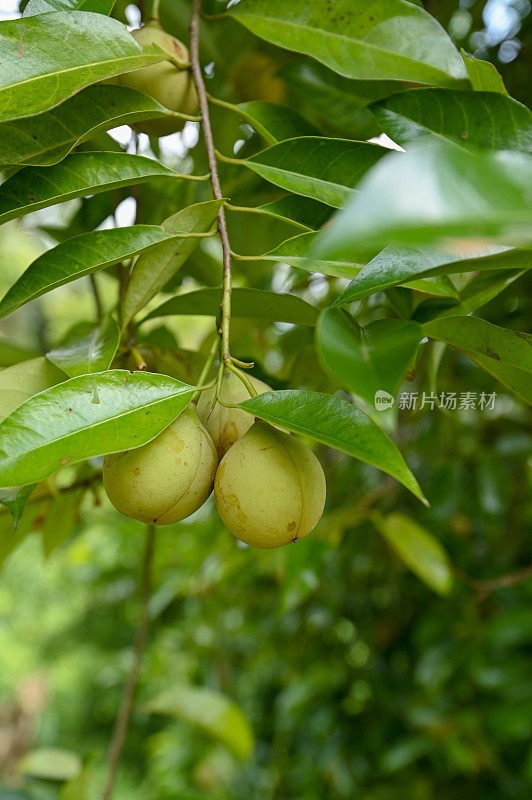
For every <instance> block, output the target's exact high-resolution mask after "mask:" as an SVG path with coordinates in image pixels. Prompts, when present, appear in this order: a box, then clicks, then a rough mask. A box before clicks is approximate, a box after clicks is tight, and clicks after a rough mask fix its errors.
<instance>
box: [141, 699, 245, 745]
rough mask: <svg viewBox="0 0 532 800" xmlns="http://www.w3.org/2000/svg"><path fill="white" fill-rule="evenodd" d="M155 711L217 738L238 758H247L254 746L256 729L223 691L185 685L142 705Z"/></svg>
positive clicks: (153, 712)
mask: <svg viewBox="0 0 532 800" xmlns="http://www.w3.org/2000/svg"><path fill="white" fill-rule="evenodd" d="M142 709H143V711H147V712H148V713H152V714H166V715H167V716H171V717H177V718H178V719H184V720H186V721H187V722H190V723H192V725H196V726H197V727H198V728H200V729H201V730H202V731H204V732H205V733H207V734H208V735H209V736H211V737H212V738H213V739H217V740H218V741H219V742H221V743H222V744H223V745H224V746H225V747H227V749H228V750H229V751H230V752H231V753H233V755H235V756H236V757H237V758H240V759H244V758H247V757H248V756H249V755H250V754H251V752H252V750H253V746H254V740H253V731H252V728H251V726H250V724H249V722H248V720H247V718H246V717H245V716H244V714H243V713H242V711H241V710H240V709H239V707H238V706H237V705H236V704H235V703H233V702H232V701H231V700H229V699H228V698H227V697H225V696H224V695H222V694H220V693H219V692H214V691H212V690H211V689H203V688H199V687H197V686H191V685H186V684H182V685H180V686H174V687H173V688H172V689H169V690H168V691H167V692H163V693H162V694H160V695H159V696H158V697H155V698H153V700H150V701H148V702H147V703H145V704H144V705H143V707H142Z"/></svg>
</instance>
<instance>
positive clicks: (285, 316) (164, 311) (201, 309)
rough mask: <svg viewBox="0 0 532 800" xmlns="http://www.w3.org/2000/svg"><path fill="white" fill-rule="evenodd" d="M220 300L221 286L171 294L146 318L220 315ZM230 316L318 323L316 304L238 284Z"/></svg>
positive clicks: (295, 322)
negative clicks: (176, 315) (174, 295)
mask: <svg viewBox="0 0 532 800" xmlns="http://www.w3.org/2000/svg"><path fill="white" fill-rule="evenodd" d="M221 301H222V290H221V289H198V290H197V291H195V292H187V293H186V294H180V295H177V297H172V298H171V299H170V300H167V301H166V303H163V304H162V305H161V306H159V307H158V308H155V309H154V310H153V311H151V312H150V313H149V314H148V316H147V317H146V318H145V319H154V318H157V317H166V316H173V315H174V314H191V315H192V316H207V317H217V316H219V315H220V303H221ZM231 316H232V317H244V318H248V319H266V320H272V321H275V322H291V323H293V324H294V325H315V324H316V319H317V316H318V312H317V309H316V308H314V306H311V305H310V304H309V303H306V302H305V301H304V300H302V299H301V298H300V297H297V296H296V295H292V294H279V293H276V292H268V291H266V290H265V289H244V288H239V287H236V288H234V289H233V291H232V293H231Z"/></svg>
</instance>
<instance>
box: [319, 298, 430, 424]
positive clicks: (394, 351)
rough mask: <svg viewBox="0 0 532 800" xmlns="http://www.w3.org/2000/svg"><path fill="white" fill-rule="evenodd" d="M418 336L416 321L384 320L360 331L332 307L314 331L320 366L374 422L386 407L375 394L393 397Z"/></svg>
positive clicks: (413, 351)
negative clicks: (363, 406) (362, 404)
mask: <svg viewBox="0 0 532 800" xmlns="http://www.w3.org/2000/svg"><path fill="white" fill-rule="evenodd" d="M422 336H423V332H422V329H421V325H418V324H417V323H416V322H407V321H405V320H399V319H385V320H377V321H376V322H372V323H371V324H370V325H368V326H367V327H365V328H361V327H360V326H359V325H357V324H356V322H355V321H354V320H353V319H352V317H350V316H349V315H348V314H346V313H344V312H343V311H339V310H337V309H334V308H329V309H326V310H325V311H323V313H322V314H321V316H320V320H319V324H318V327H317V328H316V344H317V349H318V353H319V355H320V358H321V361H322V363H323V365H324V366H325V367H326V368H327V369H328V370H329V371H330V372H331V373H332V374H333V375H334V376H335V377H337V378H338V379H339V380H340V381H341V383H342V384H343V385H344V386H345V387H346V388H347V389H349V390H350V391H351V392H354V394H356V395H358V397H361V398H362V399H363V400H365V402H366V403H368V405H369V406H370V407H371V408H372V409H374V410H375V411H374V413H373V414H372V416H373V417H374V418H376V419H378V418H379V416H380V415H381V414H382V413H383V411H385V410H386V409H387V408H390V405H388V404H386V405H385V406H380V405H379V404H378V401H377V393H378V392H385V393H386V394H388V395H391V397H392V398H395V395H396V394H397V391H398V389H399V387H400V386H401V383H402V382H403V380H404V377H405V375H406V372H407V370H408V368H409V366H410V365H411V363H412V360H413V359H414V357H415V355H416V353H417V349H418V345H419V342H420V341H421V339H422ZM391 402H392V403H393V400H392V401H391Z"/></svg>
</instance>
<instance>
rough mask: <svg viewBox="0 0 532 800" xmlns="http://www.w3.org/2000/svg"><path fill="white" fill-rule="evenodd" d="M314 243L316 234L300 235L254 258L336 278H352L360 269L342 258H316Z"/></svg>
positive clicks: (359, 265)
mask: <svg viewBox="0 0 532 800" xmlns="http://www.w3.org/2000/svg"><path fill="white" fill-rule="evenodd" d="M315 241H316V233H315V232H314V231H311V232H309V233H301V234H299V235H298V236H293V237H292V238H291V239H287V240H286V241H285V242H282V244H280V245H279V246H278V247H275V248H274V249H273V250H270V251H269V252H268V253H264V254H263V255H261V256H257V257H255V258H256V260H257V261H263V260H264V261H273V262H275V263H278V262H285V263H286V264H290V265H291V266H292V267H299V269H305V270H307V271H308V272H321V273H323V274H324V275H332V276H334V277H338V278H353V277H354V276H355V275H357V274H358V273H359V271H360V269H361V267H362V263H363V262H360V263H359V264H357V263H353V262H351V261H347V260H346V259H343V258H316V257H314V253H313V249H312V246H313V244H314V242H315Z"/></svg>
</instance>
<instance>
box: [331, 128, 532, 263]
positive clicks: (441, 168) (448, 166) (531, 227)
mask: <svg viewBox="0 0 532 800" xmlns="http://www.w3.org/2000/svg"><path fill="white" fill-rule="evenodd" d="M358 189H359V191H358V192H356V193H355V194H354V195H353V197H352V198H351V199H350V201H349V203H348V204H347V205H346V207H345V208H344V209H343V210H342V211H341V212H339V213H338V214H336V215H335V217H333V219H332V221H331V224H330V225H329V226H328V227H327V228H326V229H325V230H323V231H322V232H321V233H320V235H319V239H318V241H317V246H316V255H318V256H326V257H339V256H341V257H343V258H350V257H354V255H355V254H356V255H357V256H359V255H360V252H361V250H365V251H366V253H367V254H368V255H370V256H373V255H374V254H375V251H376V250H378V249H381V248H382V247H386V245H388V244H389V243H390V242H392V241H393V242H396V243H400V244H407V245H411V244H422V243H434V244H436V243H437V242H438V241H440V240H448V239H449V238H455V239H458V240H459V241H458V244H459V246H460V242H461V243H462V245H464V244H467V243H469V244H471V239H476V240H478V239H480V240H481V241H482V243H483V244H484V243H487V242H489V241H494V242H501V243H503V244H511V245H514V246H516V245H526V244H528V243H530V242H532V156H528V155H525V154H523V153H516V152H509V151H495V152H483V153H478V154H477V153H468V152H466V151H465V150H462V149H461V148H459V147H457V146H455V145H452V144H450V143H449V142H443V141H437V140H434V139H432V137H427V138H426V139H423V140H422V141H420V142H417V143H416V144H414V145H412V147H411V148H410V149H409V150H408V152H407V153H392V154H391V155H389V156H387V157H386V158H384V159H383V160H382V161H381V163H380V164H377V166H376V167H374V168H373V169H372V170H371V172H370V173H369V174H368V175H367V176H366V178H364V179H363V180H362V182H361V184H360V185H359V187H358ZM464 240H465V242H464Z"/></svg>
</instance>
